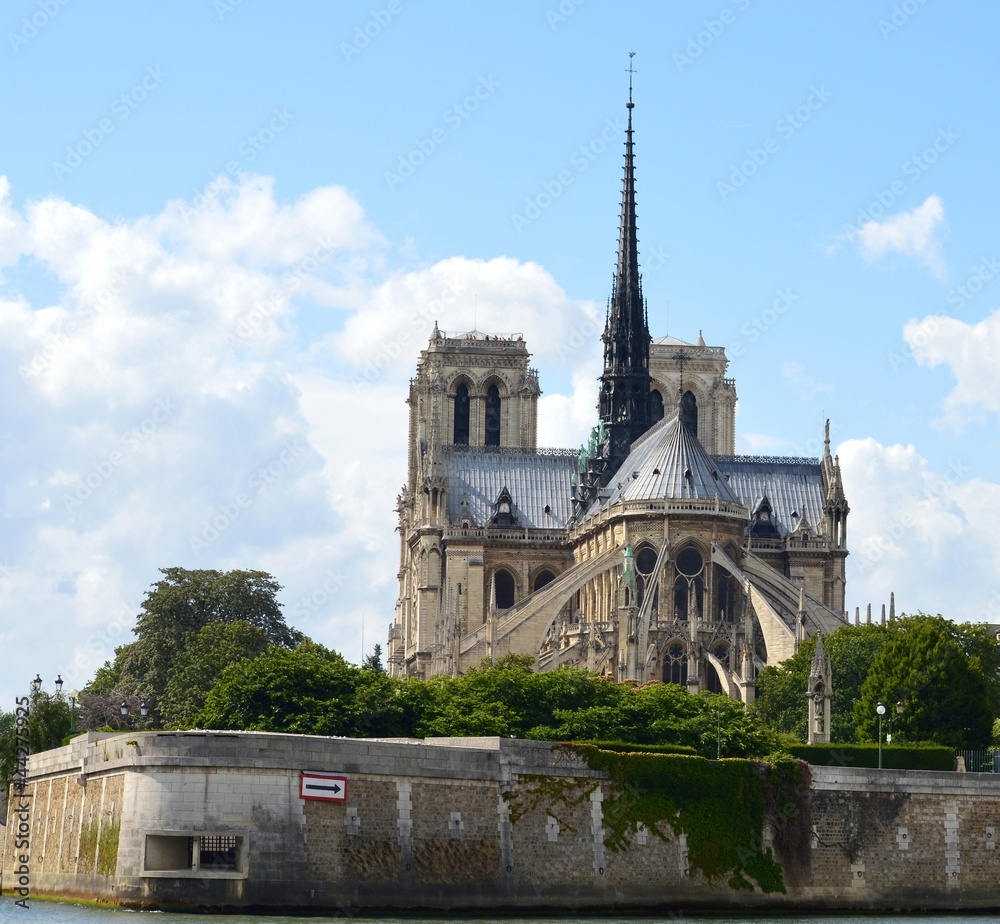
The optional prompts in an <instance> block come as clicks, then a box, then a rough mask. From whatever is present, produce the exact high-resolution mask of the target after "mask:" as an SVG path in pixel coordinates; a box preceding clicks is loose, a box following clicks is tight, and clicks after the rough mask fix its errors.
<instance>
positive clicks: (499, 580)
mask: <svg viewBox="0 0 1000 924" xmlns="http://www.w3.org/2000/svg"><path fill="white" fill-rule="evenodd" d="M493 594H494V597H495V599H496V604H497V609H498V610H509V609H510V608H511V607H512V606H513V605H514V575H512V574H511V573H510V572H509V571H507V570H505V569H504V568H500V569H499V570H498V571H497V572H496V573H495V574H494V575H493Z"/></svg>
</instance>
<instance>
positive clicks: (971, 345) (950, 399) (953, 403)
mask: <svg viewBox="0 0 1000 924" xmlns="http://www.w3.org/2000/svg"><path fill="white" fill-rule="evenodd" d="M903 338H904V340H905V341H906V343H907V344H908V345H909V347H910V349H911V350H912V351H913V357H914V359H915V360H916V361H917V362H918V363H919V364H920V365H922V366H927V367H929V368H931V369H933V368H935V367H936V366H940V365H945V366H947V367H948V368H949V370H950V371H951V374H952V375H953V376H954V377H955V387H954V388H953V389H952V391H951V393H950V394H949V395H948V396H947V397H946V398H945V399H944V403H943V407H944V410H945V412H946V415H947V418H946V422H947V423H949V424H951V425H952V426H954V427H956V428H961V427H962V426H964V424H965V423H967V422H968V421H969V420H970V419H976V418H981V417H982V415H983V412H984V411H985V412H990V413H993V414H997V413H1000V365H998V364H997V356H998V355H1000V311H994V312H993V313H992V314H990V315H989V316H988V317H986V318H984V319H983V320H982V321H980V322H978V323H977V324H966V323H965V322H963V321H959V320H957V319H956V318H949V317H939V316H936V315H931V316H928V317H925V318H922V319H920V320H918V321H910V322H909V323H908V324H907V325H906V326H905V327H904V328H903Z"/></svg>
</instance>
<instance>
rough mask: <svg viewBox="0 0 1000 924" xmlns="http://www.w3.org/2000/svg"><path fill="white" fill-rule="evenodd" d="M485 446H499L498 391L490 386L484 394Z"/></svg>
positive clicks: (494, 386)
mask: <svg viewBox="0 0 1000 924" xmlns="http://www.w3.org/2000/svg"><path fill="white" fill-rule="evenodd" d="M484 443H485V444H486V445H487V446H499V445H500V389H499V388H497V387H496V385H490V387H489V390H488V391H487V392H486V439H485V440H484Z"/></svg>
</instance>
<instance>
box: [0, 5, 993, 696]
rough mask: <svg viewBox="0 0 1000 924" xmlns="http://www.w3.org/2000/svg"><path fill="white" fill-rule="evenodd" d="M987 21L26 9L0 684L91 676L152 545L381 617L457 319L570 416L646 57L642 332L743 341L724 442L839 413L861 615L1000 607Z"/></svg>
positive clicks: (600, 289) (355, 645)
mask: <svg viewBox="0 0 1000 924" xmlns="http://www.w3.org/2000/svg"><path fill="white" fill-rule="evenodd" d="M998 29H1000V10H998V9H997V8H996V7H995V6H994V5H992V4H987V3H974V2H967V3H949V4H945V3H943V2H941V0H926V2H923V3H921V2H918V0H906V2H901V3H889V2H884V3H883V2H865V3H860V2H837V3H833V2H818V3H811V4H799V3H768V4H765V3H761V2H756V0H732V2H728V3H726V2H690V3H684V4H679V3H678V4H670V5H667V4H654V3H618V4H611V3H607V2H600V0H585V2H575V0H562V2H556V0H540V2H512V3H511V2H507V3H489V2H483V3H476V4H471V3H458V2H453V3H448V2H439V3H430V2H420V3H418V2H407V0H392V2H391V3H390V2H388V0H370V2H366V3H354V2H338V3H336V4H330V3H318V2H313V3H310V2H302V3H296V4H287V5H278V4H273V3H264V2H262V0H242V2H235V0H218V2H213V0H197V2H195V0H179V2H173V3H170V4H165V3H164V4H158V5H153V4H146V5H141V6H140V5H134V4H124V3H114V2H108V3H102V4H100V5H96V4H84V3H82V2H79V0H67V2H59V0H36V2H24V3H22V2H10V3H7V4H5V5H4V8H3V11H2V13H0V80H2V86H3V88H4V91H5V92H4V93H3V94H2V97H0V113H2V122H0V124H2V126H3V130H2V133H0V176H3V177H5V178H6V179H5V180H4V181H3V187H2V193H3V196H2V198H0V372H2V375H3V385H2V389H0V405H2V421H3V423H2V444H0V446H2V449H0V451H2V459H3V468H4V482H5V484H4V488H5V490H4V498H5V504H4V510H3V520H2V524H3V525H2V528H0V563H2V568H3V571H2V573H0V607H2V608H0V642H2V645H3V650H4V651H5V653H7V652H14V653H16V658H15V657H11V656H8V657H7V658H6V659H5V664H6V666H5V667H4V669H3V671H2V673H0V697H2V702H10V701H11V700H12V697H13V696H14V695H15V692H16V691H18V690H21V689H23V687H24V686H25V684H26V682H27V680H28V679H30V677H31V676H34V673H35V672H36V671H38V672H41V674H42V676H43V677H46V678H48V677H49V675H51V676H52V677H54V676H55V675H56V673H61V674H62V675H63V676H64V677H67V678H68V679H69V680H70V682H71V684H72V685H74V686H82V684H83V683H84V682H85V681H86V680H87V679H88V678H89V676H90V675H91V674H92V672H93V669H94V668H95V667H96V666H98V665H99V664H100V663H102V662H103V661H104V660H105V659H106V658H109V657H111V656H112V654H113V649H114V647H115V645H118V644H122V643H124V642H127V641H128V640H129V639H130V637H131V636H130V634H129V632H130V629H131V626H132V624H133V621H134V616H135V613H136V611H137V607H138V605H139V602H140V601H141V598H142V595H143V594H144V592H145V590H146V589H147V588H148V586H149V585H150V584H151V583H153V582H154V581H155V580H156V578H157V576H158V575H157V570H156V569H157V568H158V567H166V566H170V565H180V566H184V567H190V568H232V567H244V568H261V569H264V570H267V571H270V572H271V573H273V574H274V575H275V576H276V577H277V578H278V580H279V581H280V582H281V583H282V584H283V585H284V587H285V590H284V592H283V602H284V603H285V606H286V616H287V618H288V619H289V621H290V622H291V623H292V624H294V625H296V626H297V627H298V628H301V629H302V630H303V631H305V632H307V633H308V634H310V635H312V636H313V637H314V638H316V639H317V640H318V641H321V642H323V643H325V644H328V645H331V646H333V647H336V648H338V649H341V650H343V651H344V652H345V653H346V654H347V656H348V657H351V658H352V659H355V660H357V659H358V658H360V656H361V651H362V645H363V644H364V647H365V648H368V649H370V647H371V645H372V644H373V643H374V642H375V641H383V642H384V638H385V630H386V628H387V626H388V624H389V622H390V620H391V618H392V609H393V605H394V600H395V590H396V585H395V572H396V567H397V561H398V558H397V556H398V545H397V543H398V540H397V538H396V536H395V534H394V532H393V529H394V525H395V523H394V516H393V512H392V508H393V506H394V499H395V495H396V493H397V492H398V490H399V486H400V485H401V483H402V481H403V478H404V469H405V455H404V437H405V413H406V408H405V404H404V398H405V394H406V385H407V381H408V378H409V376H410V375H411V374H412V372H413V368H414V363H415V360H416V356H417V353H418V351H419V349H420V346H421V344H422V343H424V342H426V337H427V336H428V334H429V332H430V327H431V324H432V323H433V321H434V320H435V319H436V320H438V321H439V322H440V324H441V326H442V327H443V328H445V329H450V330H464V329H467V328H470V327H472V326H473V324H474V323H475V324H478V326H479V327H480V328H481V329H487V330H496V331H505V332H506V331H511V330H518V331H521V332H523V333H524V335H525V338H526V340H527V341H528V345H529V349H531V350H532V352H533V353H534V357H535V364H536V365H537V366H538V368H539V371H540V376H541V384H542V388H543V392H544V395H543V398H542V403H541V410H540V433H539V440H540V442H541V443H544V444H548V445H575V444H577V443H579V442H580V441H581V439H582V438H583V436H584V435H585V433H586V431H587V430H588V429H589V426H590V425H591V423H592V422H593V420H592V418H593V416H594V403H595V401H596V387H595V384H594V380H595V377H596V376H597V375H599V373H600V355H599V343H598V341H597V338H596V336H593V335H592V334H589V335H588V337H585V338H583V342H582V343H581V338H580V336H579V331H581V330H584V331H592V330H593V328H594V326H595V323H596V324H597V325H599V324H600V323H601V322H602V321H603V311H604V304H605V302H606V299H607V297H608V295H609V292H610V281H611V273H612V269H613V265H614V254H615V247H616V235H617V216H618V208H619V194H620V181H621V164H622V152H623V129H624V118H625V107H624V103H625V100H626V98H627V81H628V75H627V74H626V69H627V67H628V61H629V58H628V52H629V51H634V52H635V53H636V54H635V58H634V67H635V70H636V73H635V75H634V99H635V103H636V107H635V110H634V119H635V132H636V134H635V139H636V157H637V168H636V169H637V189H638V204H639V205H638V210H639V229H640V262H641V264H642V268H643V270H644V273H645V276H644V291H645V294H646V296H647V298H648V301H649V314H650V326H651V329H652V332H653V334H654V336H659V335H662V334H665V333H670V334H672V335H674V336H677V337H680V338H682V339H685V340H690V341H693V340H695V339H696V338H697V336H698V331H699V330H702V331H703V332H704V336H705V339H706V340H707V341H708V342H709V343H710V344H713V345H722V346H725V347H727V348H728V350H729V355H730V360H731V365H730V370H731V374H732V375H733V376H734V377H735V378H736V382H737V388H738V392H739V395H740V404H739V409H738V418H737V439H738V448H739V449H740V451H743V452H761V453H776V454H804V455H814V454H816V453H817V452H818V451H819V449H820V443H819V440H820V438H821V435H822V424H823V420H824V419H825V418H826V417H829V418H830V419H831V421H832V431H833V441H834V444H835V448H836V449H837V451H839V453H840V456H841V460H842V463H843V466H844V478H845V484H846V489H847V493H848V498H849V500H850V502H851V506H852V511H853V512H852V515H851V520H850V527H849V529H850V532H849V544H850V547H851V550H852V556H851V559H850V562H849V572H848V599H849V601H850V606H851V609H852V611H853V608H854V607H855V606H861V607H862V609H863V608H864V606H865V605H866V604H867V603H868V602H872V603H874V604H875V605H876V611H877V607H878V605H879V604H881V603H882V602H883V601H886V600H888V595H889V592H890V591H892V590H894V591H895V592H896V595H897V601H898V605H899V608H900V609H903V610H911V611H912V610H919V609H922V610H928V611H932V612H943V613H945V614H947V615H950V616H953V617H955V618H959V619H989V620H990V621H995V622H1000V540H998V538H997V535H998V533H997V530H996V524H997V522H998V520H1000V482H998V480H997V476H996V473H995V467H994V465H993V464H992V462H993V459H994V458H995V457H996V453H997V449H998V445H997V444H998V439H997V429H996V422H997V412H998V410H1000V399H998V397H997V395H998V394H1000V388H998V387H997V386H998V384H1000V383H998V381H997V380H998V378H1000V374H998V366H997V363H996V361H995V357H996V355H997V353H998V350H1000V313H998V312H997V308H998V306H1000V282H998V281H997V279H996V277H997V275H998V274H1000V264H998V263H997V260H998V259H1000V246H998V243H1000V242H998V240H997V234H998V232H997V230H996V223H995V220H994V217H995V216H996V215H997V214H998V212H1000V209H998V201H997V200H998V197H1000V191H998V187H997V184H995V183H993V182H991V180H992V175H993V171H994V165H995V160H996V150H997V147H998V144H997V142H998V130H997V120H996V118H995V110H996V105H995V99H994V90H995V87H996V86H997V85H998V79H997V78H998V74H997V71H998V69H1000V60H998V58H997V56H996V53H995V36H996V34H997V33H998ZM362 625H364V643H362ZM15 664H16V665H18V666H17V667H15V666H14V665H15ZM22 674H23V675H24V676H23V677H22V676H21V675H22Z"/></svg>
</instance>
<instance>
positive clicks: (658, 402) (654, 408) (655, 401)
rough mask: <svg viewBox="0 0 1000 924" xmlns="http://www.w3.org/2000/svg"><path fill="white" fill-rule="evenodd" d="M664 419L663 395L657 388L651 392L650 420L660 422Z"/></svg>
mask: <svg viewBox="0 0 1000 924" xmlns="http://www.w3.org/2000/svg"><path fill="white" fill-rule="evenodd" d="M661 420H663V395H661V394H660V393H659V392H658V391H657V390H656V389H655V388H654V389H653V390H652V391H651V392H650V393H649V421H650V423H659V422H660V421H661Z"/></svg>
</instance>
